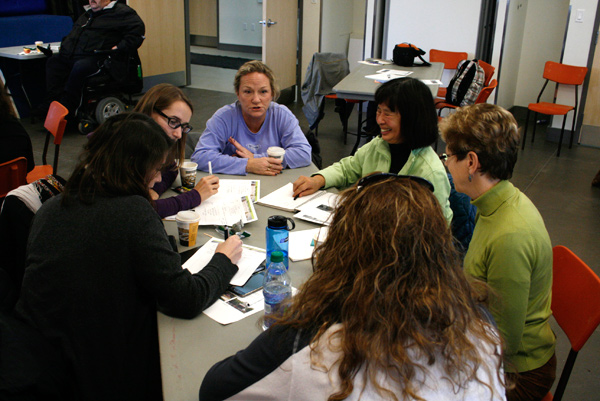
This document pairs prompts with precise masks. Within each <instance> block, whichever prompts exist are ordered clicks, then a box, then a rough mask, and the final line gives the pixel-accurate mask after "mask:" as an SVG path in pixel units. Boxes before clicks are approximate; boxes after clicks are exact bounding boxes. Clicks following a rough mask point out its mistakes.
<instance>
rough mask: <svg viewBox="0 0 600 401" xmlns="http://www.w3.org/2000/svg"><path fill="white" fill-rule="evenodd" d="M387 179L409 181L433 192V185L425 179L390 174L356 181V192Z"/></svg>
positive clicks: (375, 175) (381, 174)
mask: <svg viewBox="0 0 600 401" xmlns="http://www.w3.org/2000/svg"><path fill="white" fill-rule="evenodd" d="M388 178H394V179H409V180H411V181H414V182H416V183H417V184H419V185H422V186H424V187H425V188H427V189H429V190H430V191H431V192H433V190H434V187H433V184H432V183H431V182H429V181H428V180H426V179H425V178H422V177H417V176H416V175H398V174H392V173H377V174H371V175H367V176H365V177H363V178H361V179H360V180H359V181H358V184H357V186H356V190H357V191H360V190H361V189H363V188H364V187H366V186H368V185H371V184H373V183H376V182H380V181H383V180H387V179H388Z"/></svg>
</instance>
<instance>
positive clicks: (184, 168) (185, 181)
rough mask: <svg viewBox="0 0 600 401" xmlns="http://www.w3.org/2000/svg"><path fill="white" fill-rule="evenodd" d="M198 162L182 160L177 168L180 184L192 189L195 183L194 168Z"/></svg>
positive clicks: (195, 168) (196, 167)
mask: <svg viewBox="0 0 600 401" xmlns="http://www.w3.org/2000/svg"><path fill="white" fill-rule="evenodd" d="M197 169H198V164H197V163H194V162H184V163H183V164H182V165H181V167H180V168H179V175H180V176H181V185H182V186H184V187H186V188H188V189H192V188H194V186H195V185H196V170H197Z"/></svg>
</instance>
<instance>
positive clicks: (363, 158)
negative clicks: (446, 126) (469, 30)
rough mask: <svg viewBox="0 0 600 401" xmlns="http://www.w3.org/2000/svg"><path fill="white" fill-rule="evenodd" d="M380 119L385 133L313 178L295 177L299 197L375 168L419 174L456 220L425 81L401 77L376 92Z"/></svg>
mask: <svg viewBox="0 0 600 401" xmlns="http://www.w3.org/2000/svg"><path fill="white" fill-rule="evenodd" d="M375 102H376V103H377V124H378V125H379V128H380V131H381V135H379V136H377V137H376V138H373V140H371V141H370V142H369V143H367V144H365V145H364V146H362V147H361V148H360V149H358V151H357V152H356V154H355V155H354V156H348V157H345V158H343V159H342V160H340V161H339V162H337V163H334V164H333V165H331V166H329V167H327V168H325V169H323V170H321V171H319V172H318V173H316V174H314V175H313V176H312V177H305V176H300V178H298V179H297V180H296V182H294V196H300V197H302V196H305V195H310V194H312V193H314V192H316V191H317V190H318V189H320V188H330V187H337V188H345V187H348V186H350V185H352V184H353V183H355V182H357V181H358V180H359V179H360V178H362V177H364V176H366V175H369V174H371V173H373V172H385V173H394V174H401V175H416V176H419V177H423V178H425V179H427V180H429V181H430V182H431V183H433V186H434V188H435V191H434V195H435V197H436V198H437V200H438V201H439V202H440V205H441V207H442V211H443V213H444V217H445V218H446V220H447V221H448V222H450V221H451V220H452V210H451V209H450V202H449V201H448V196H449V195H450V183H449V181H448V176H447V174H446V169H445V168H444V165H443V164H442V162H441V161H440V160H439V157H438V156H437V154H436V153H435V152H434V150H433V149H432V148H431V145H432V144H434V143H435V142H436V141H437V138H438V127H437V115H436V113H435V106H434V104H433V96H432V95H431V91H430V90H429V88H428V87H427V85H425V84H424V83H422V82H421V81H419V80H418V79H413V78H398V79H394V80H391V81H388V82H386V83H384V84H382V85H381V86H380V87H379V88H377V91H376V92H375Z"/></svg>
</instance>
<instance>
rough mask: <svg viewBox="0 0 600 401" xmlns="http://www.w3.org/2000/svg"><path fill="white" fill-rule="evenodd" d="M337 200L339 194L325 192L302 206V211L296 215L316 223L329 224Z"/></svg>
mask: <svg viewBox="0 0 600 401" xmlns="http://www.w3.org/2000/svg"><path fill="white" fill-rule="evenodd" d="M337 201H338V195H337V194H334V193H331V192H325V193H324V194H323V195H321V196H319V197H316V198H314V199H311V200H310V201H308V202H306V203H305V204H303V205H302V206H300V211H299V212H298V213H296V214H295V215H294V217H295V218H299V219H302V220H306V221H310V222H312V223H316V224H324V225H329V223H330V222H331V215H332V214H333V211H334V209H335V207H336V206H337Z"/></svg>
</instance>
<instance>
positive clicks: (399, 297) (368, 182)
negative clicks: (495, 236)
mask: <svg viewBox="0 0 600 401" xmlns="http://www.w3.org/2000/svg"><path fill="white" fill-rule="evenodd" d="M431 190H432V187H431V184H430V183H428V182H426V181H425V180H423V179H422V178H420V177H406V176H398V175H396V174H379V175H377V174H376V175H370V176H367V177H365V178H363V179H361V180H360V181H359V183H358V185H357V186H356V187H352V188H350V189H347V190H346V191H344V192H343V193H342V194H341V195H340V201H339V204H338V206H337V208H336V210H335V212H334V214H333V219H332V222H331V225H330V226H329V233H328V235H327V237H326V239H325V241H324V242H323V243H322V244H317V246H316V248H315V255H314V258H313V270H314V273H313V274H312V275H311V276H310V277H309V278H308V280H307V281H306V282H305V283H304V284H303V285H302V287H301V288H300V289H299V291H298V294H297V295H295V296H294V297H293V298H292V301H291V304H290V306H289V307H288V309H287V310H286V312H285V313H284V315H283V316H282V317H280V318H279V319H278V320H276V323H274V324H273V325H272V326H271V327H270V328H269V329H268V330H267V331H266V332H264V333H262V334H260V335H259V336H258V337H257V338H256V339H255V340H254V341H253V342H252V343H251V344H250V345H249V346H248V348H246V349H245V350H243V351H240V352H238V353H237V354H236V355H234V356H231V357H229V358H227V359H225V360H223V361H221V362H219V363H217V364H216V365H215V366H213V367H212V368H211V369H210V370H209V372H208V373H207V374H206V376H205V377H204V381H203V383H202V386H201V387H200V400H201V401H212V400H224V399H228V400H248V399H255V400H259V399H271V400H275V399H281V400H317V399H319V400H327V399H328V400H332V399H335V400H342V399H343V400H358V399H363V400H375V399H390V400H409V399H410V400H413V399H419V400H459V399H460V400H472V401H475V400H476V401H482V400H489V401H497V400H504V399H505V398H504V388H503V385H502V381H503V378H502V368H501V365H502V358H501V355H500V339H499V338H498V336H497V335H496V334H495V330H494V329H493V328H492V324H490V323H488V320H487V319H486V318H485V317H484V314H483V312H481V311H480V310H479V309H478V308H477V306H476V303H475V301H474V300H473V298H472V296H471V293H472V288H471V286H470V284H469V283H468V281H467V280H466V278H465V276H464V274H463V272H462V268H461V264H460V259H459V256H458V254H457V252H456V250H455V248H454V246H453V239H452V234H451V232H450V228H449V227H448V224H447V223H446V220H445V219H444V216H443V214H442V211H441V209H440V206H439V202H438V201H437V199H436V198H435V196H434V195H433V194H432V193H431Z"/></svg>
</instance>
